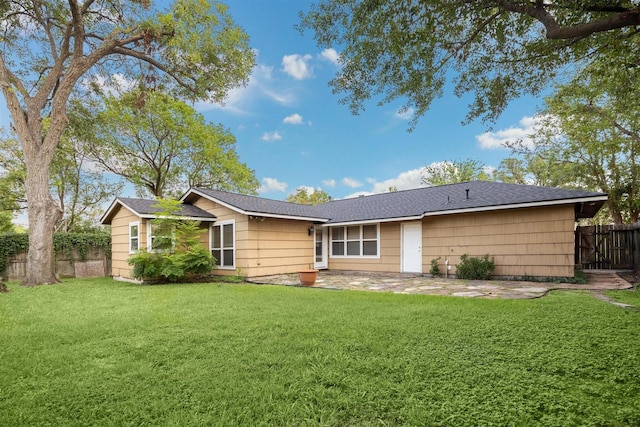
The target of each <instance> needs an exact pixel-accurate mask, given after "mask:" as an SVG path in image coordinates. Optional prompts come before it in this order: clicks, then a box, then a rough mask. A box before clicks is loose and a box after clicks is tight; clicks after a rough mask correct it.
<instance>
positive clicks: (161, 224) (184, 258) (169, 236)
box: [127, 200, 215, 282]
mask: <svg viewBox="0 0 640 427" xmlns="http://www.w3.org/2000/svg"><path fill="white" fill-rule="evenodd" d="M179 205H180V202H176V201H171V200H159V201H158V205H157V206H159V207H161V208H162V211H161V212H159V214H158V217H157V218H156V219H154V220H153V221H152V224H153V226H154V228H155V242H154V249H156V250H157V252H153V251H152V252H147V251H144V250H143V251H139V252H138V253H136V254H135V255H133V256H131V257H130V258H129V259H128V260H127V262H128V263H129V265H133V271H132V272H131V275H132V276H133V277H134V278H136V279H141V280H163V281H169V282H182V281H186V280H189V279H190V278H191V276H194V275H195V276H202V275H205V274H209V273H210V272H211V270H213V268H214V267H215V258H213V256H211V253H210V252H209V251H208V250H207V248H205V247H204V246H203V245H202V243H200V233H201V230H200V229H199V227H198V226H199V224H200V223H199V222H197V221H185V220H182V219H181V218H180V217H179V216H178V215H176V212H177V211H179Z"/></svg>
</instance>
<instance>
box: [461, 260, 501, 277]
mask: <svg viewBox="0 0 640 427" xmlns="http://www.w3.org/2000/svg"><path fill="white" fill-rule="evenodd" d="M495 268H496V264H495V262H494V259H493V257H491V258H489V255H484V256H482V257H481V258H475V257H469V255H467V254H463V255H462V256H461V257H460V264H458V266H457V267H456V277H457V278H458V279H468V280H487V279H489V278H490V277H491V272H492V271H493V270H494V269H495Z"/></svg>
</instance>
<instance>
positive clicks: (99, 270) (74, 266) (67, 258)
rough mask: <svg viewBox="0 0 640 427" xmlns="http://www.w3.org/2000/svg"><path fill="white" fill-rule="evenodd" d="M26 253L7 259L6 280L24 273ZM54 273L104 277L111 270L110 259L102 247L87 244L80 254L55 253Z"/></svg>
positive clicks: (15, 278)
mask: <svg viewBox="0 0 640 427" xmlns="http://www.w3.org/2000/svg"><path fill="white" fill-rule="evenodd" d="M26 266H27V254H26V252H25V253H21V254H18V255H16V256H14V257H12V258H10V259H9V263H8V266H7V278H8V280H22V279H24V277H25V275H26ZM55 271H56V275H57V276H58V277H60V278H63V277H105V276H107V275H109V274H110V272H111V259H110V258H108V257H107V255H106V254H105V251H104V249H102V248H101V247H98V246H89V247H88V248H87V252H86V254H84V256H80V254H79V253H78V251H77V250H72V251H63V252H61V253H57V254H56V267H55Z"/></svg>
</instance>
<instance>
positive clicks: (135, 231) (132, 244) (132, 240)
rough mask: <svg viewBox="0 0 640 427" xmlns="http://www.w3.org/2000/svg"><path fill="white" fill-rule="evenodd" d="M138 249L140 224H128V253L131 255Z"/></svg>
mask: <svg viewBox="0 0 640 427" xmlns="http://www.w3.org/2000/svg"><path fill="white" fill-rule="evenodd" d="M138 249H140V223H139V222H137V221H136V222H130V223H129V253H130V254H132V253H134V252H136V251H137V250H138Z"/></svg>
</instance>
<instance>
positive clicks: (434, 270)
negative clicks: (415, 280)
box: [429, 257, 440, 277]
mask: <svg viewBox="0 0 640 427" xmlns="http://www.w3.org/2000/svg"><path fill="white" fill-rule="evenodd" d="M439 262H440V257H438V258H433V259H432V260H431V270H429V273H431V275H432V276H433V277H436V276H437V275H438V274H440V266H438V263H439Z"/></svg>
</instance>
